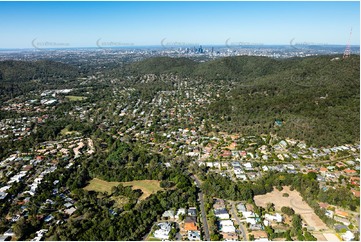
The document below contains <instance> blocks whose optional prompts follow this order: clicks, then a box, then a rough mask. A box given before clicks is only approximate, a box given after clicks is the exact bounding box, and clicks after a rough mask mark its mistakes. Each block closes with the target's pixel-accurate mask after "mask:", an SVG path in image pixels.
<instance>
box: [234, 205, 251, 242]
mask: <svg viewBox="0 0 361 242" xmlns="http://www.w3.org/2000/svg"><path fill="white" fill-rule="evenodd" d="M231 204H232V209H231V212H232V216H233V217H234V218H235V219H236V220H237V223H238V224H239V229H240V231H241V233H242V239H243V240H247V237H246V232H245V230H244V228H243V225H242V223H241V221H240V219H239V218H238V216H237V209H236V205H235V202H233V201H232V202H231Z"/></svg>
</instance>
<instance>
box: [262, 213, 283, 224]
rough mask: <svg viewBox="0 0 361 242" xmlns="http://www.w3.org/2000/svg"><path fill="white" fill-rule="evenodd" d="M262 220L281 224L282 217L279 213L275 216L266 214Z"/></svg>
mask: <svg viewBox="0 0 361 242" xmlns="http://www.w3.org/2000/svg"><path fill="white" fill-rule="evenodd" d="M264 219H266V220H268V221H275V222H277V223H281V222H282V220H283V218H282V215H281V214H279V213H276V214H275V215H271V214H268V213H266V215H265V216H264Z"/></svg>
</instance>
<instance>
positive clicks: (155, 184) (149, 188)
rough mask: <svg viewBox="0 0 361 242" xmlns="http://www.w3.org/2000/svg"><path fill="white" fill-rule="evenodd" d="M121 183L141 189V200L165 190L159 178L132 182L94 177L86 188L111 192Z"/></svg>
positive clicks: (134, 188)
mask: <svg viewBox="0 0 361 242" xmlns="http://www.w3.org/2000/svg"><path fill="white" fill-rule="evenodd" d="M119 184H123V185H124V186H132V189H133V190H136V189H140V190H142V192H143V194H142V196H141V197H140V198H139V199H140V200H144V199H146V198H147V197H149V196H150V195H152V194H153V193H156V192H158V191H161V190H163V188H161V187H160V182H159V181H157V180H140V181H131V182H107V181H103V180H101V179H98V178H94V179H93V180H91V181H90V183H89V185H88V186H86V187H85V188H84V189H85V190H88V191H96V192H107V193H108V194H110V193H111V189H112V187H114V186H117V185H119Z"/></svg>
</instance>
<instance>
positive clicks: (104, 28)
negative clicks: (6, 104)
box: [0, 2, 360, 49]
mask: <svg viewBox="0 0 361 242" xmlns="http://www.w3.org/2000/svg"><path fill="white" fill-rule="evenodd" d="M359 7H360V5H359V2H0V20H1V21H0V26H1V28H2V30H3V32H4V33H6V34H4V35H3V36H2V38H1V39H0V49H11V48H36V47H37V46H40V47H42V48H80V47H133V46H134V47H136V46H179V47H184V46H197V45H218V46H222V45H223V46H228V45H232V46H237V45H239V46H242V45H245V46H248V45H345V46H346V44H347V43H348V42H350V44H351V45H356V46H358V45H359V43H360V37H359V36H360V27H359V26H360V24H359V18H360V11H359ZM351 28H352V36H351V38H350V30H351ZM349 39H350V40H349Z"/></svg>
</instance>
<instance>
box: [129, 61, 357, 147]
mask: <svg viewBox="0 0 361 242" xmlns="http://www.w3.org/2000/svg"><path fill="white" fill-rule="evenodd" d="M335 57H339V59H334V58H335ZM158 63H159V65H158ZM134 66H136V67H137V68H136V70H137V71H138V72H139V73H154V74H159V73H178V74H180V75H182V76H189V77H195V78H201V79H202V80H203V81H204V82H208V83H212V82H215V83H219V80H223V81H226V82H222V83H227V81H228V82H229V83H232V88H231V90H230V91H229V92H228V91H227V92H224V93H222V95H221V96H220V97H219V98H217V100H216V101H214V102H212V103H211V104H210V105H209V106H208V107H207V109H206V110H207V112H205V113H202V114H201V116H202V117H203V118H205V119H207V120H210V121H211V122H213V123H217V124H218V125H219V126H220V127H221V128H222V130H226V131H230V132H240V133H243V134H258V133H268V132H274V133H278V134H279V135H281V136H283V137H291V138H297V139H301V140H306V141H307V142H308V143H310V144H315V145H334V144H344V143H351V142H355V141H359V132H360V130H359V123H360V112H359V110H360V105H359V101H360V74H359V73H360V59H359V56H355V55H354V56H352V57H351V58H348V59H345V60H343V59H342V58H341V57H340V56H314V57H306V58H290V59H282V60H275V59H272V58H266V57H251V56H241V57H227V58H220V59H216V60H213V61H208V62H204V63H197V62H192V61H190V60H189V61H186V60H185V59H184V58H182V59H181V60H179V59H176V58H160V59H159V58H154V59H148V60H146V61H142V62H139V63H135V64H133V66H132V67H131V68H134ZM153 70H154V71H153ZM276 119H277V120H282V121H283V124H282V126H275V125H274V122H275V120H276Z"/></svg>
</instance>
